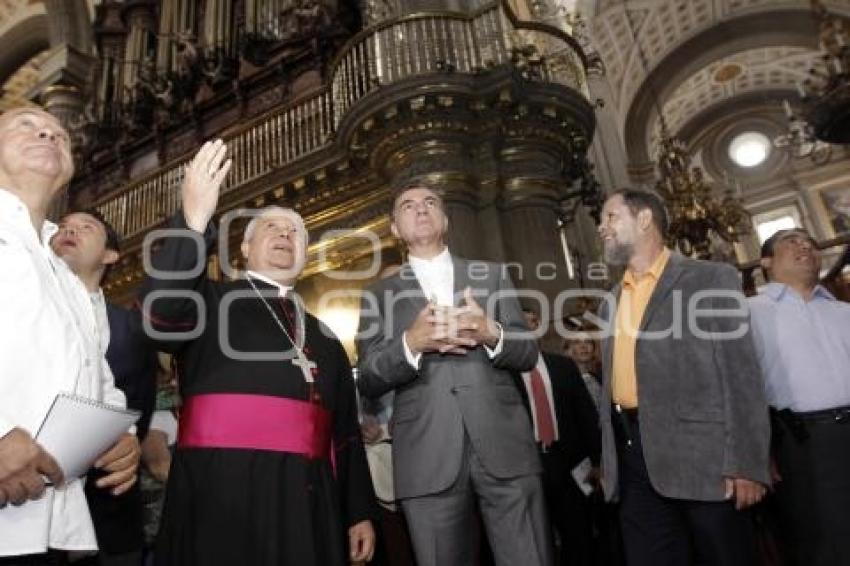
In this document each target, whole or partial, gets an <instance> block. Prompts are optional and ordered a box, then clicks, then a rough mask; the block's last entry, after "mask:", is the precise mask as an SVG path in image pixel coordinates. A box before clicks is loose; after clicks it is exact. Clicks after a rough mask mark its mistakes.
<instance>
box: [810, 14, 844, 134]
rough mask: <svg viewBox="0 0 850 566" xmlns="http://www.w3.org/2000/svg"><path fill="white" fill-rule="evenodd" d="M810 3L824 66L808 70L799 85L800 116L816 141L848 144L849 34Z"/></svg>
mask: <svg viewBox="0 0 850 566" xmlns="http://www.w3.org/2000/svg"><path fill="white" fill-rule="evenodd" d="M811 3H812V11H813V12H814V17H815V18H817V20H818V21H819V22H820V49H821V52H822V55H821V61H822V62H823V65H822V66H820V65H819V66H817V67H814V66H813V67H812V68H811V69H809V78H807V79H806V80H804V81H803V82H802V83H800V84H799V90H800V98H801V99H802V101H803V108H804V110H803V113H804V114H805V118H806V121H808V122H809V123H810V124H811V125H812V128H813V131H814V135H815V137H816V138H817V139H819V140H823V141H826V142H830V143H850V47H848V42H850V30H848V29H847V25H846V24H845V23H844V21H843V20H842V19H841V18H840V17H837V16H833V15H832V14H830V13H829V12H828V11H827V9H826V8H825V7H824V5H823V4H821V2H820V0H811Z"/></svg>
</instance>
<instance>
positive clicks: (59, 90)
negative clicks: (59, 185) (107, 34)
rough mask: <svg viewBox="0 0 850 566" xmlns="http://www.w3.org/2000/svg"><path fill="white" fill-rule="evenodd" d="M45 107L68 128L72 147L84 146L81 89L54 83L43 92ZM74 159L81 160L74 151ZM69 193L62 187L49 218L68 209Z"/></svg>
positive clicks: (53, 217) (55, 216)
mask: <svg viewBox="0 0 850 566" xmlns="http://www.w3.org/2000/svg"><path fill="white" fill-rule="evenodd" d="M41 102H42V104H43V105H44V109H45V110H47V111H48V112H50V113H51V114H53V115H54V116H56V117H57V118H58V119H59V122H60V123H61V124H62V126H63V127H64V128H65V129H66V130H68V134H69V136H70V138H71V149H72V151H73V150H74V149H75V148H82V145H83V144H84V143H85V140H83V139H80V138H79V136H78V135H77V132H78V127H79V126H80V125H81V124H82V113H83V98H82V96H81V94H80V91H79V89H77V87H73V86H62V85H52V86H49V87H47V88H46V89H44V90H43V91H42V92H41ZM74 161H76V162H79V154H78V153H77V151H74ZM69 200H70V199H69V195H68V191H67V187H66V188H63V189H62V192H60V193H59V194H58V195H57V196H56V198H55V200H54V201H53V204H52V205H51V207H50V210H49V211H48V214H47V216H48V218H52V219H56V218H59V217H60V216H61V215H62V213H63V212H65V211H66V210H67V209H68V205H69Z"/></svg>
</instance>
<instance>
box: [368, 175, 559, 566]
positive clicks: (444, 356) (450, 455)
mask: <svg viewBox="0 0 850 566" xmlns="http://www.w3.org/2000/svg"><path fill="white" fill-rule="evenodd" d="M391 220H392V224H391V229H392V232H393V234H394V235H395V236H396V237H398V238H400V239H402V240H403V241H404V242H405V243H406V244H407V246H408V248H409V261H408V263H406V264H405V265H404V266H403V267H402V269H401V271H400V272H399V273H398V274H396V275H394V276H392V277H389V278H387V279H383V280H381V281H379V282H377V283H376V284H374V285H372V286H371V287H369V288H368V289H367V290H366V291H365V292H364V296H363V304H362V310H361V314H360V330H359V333H358V338H357V351H358V354H359V358H360V361H359V370H360V377H359V379H358V388H359V389H360V392H361V393H362V394H363V395H365V396H367V397H377V396H379V395H382V394H383V393H385V392H386V391H389V390H395V405H394V409H393V410H394V412H393V418H392V431H393V466H394V480H395V492H396V497H398V498H399V500H400V501H401V505H402V509H403V510H404V514H405V517H406V518H407V521H408V524H409V526H410V530H411V536H412V538H413V546H414V551H415V553H416V560H417V564H418V565H419V566H453V565H456V566H468V565H469V564H472V563H473V559H474V554H475V548H474V541H475V538H474V536H473V533H474V530H473V529H474V524H475V523H474V508H475V500H476V498H477V501H478V506H479V508H480V510H481V514H482V517H483V519H484V524H485V528H486V531H487V535H488V538H489V540H490V545H491V547H492V549H493V554H494V556H495V560H496V564H497V565H498V566H509V565H510V566H516V565H519V564H522V565H523V566H537V565H541V566H544V565H545V566H549V565H551V564H552V550H551V541H550V537H549V526H548V523H547V520H546V512H545V502H544V499H543V490H542V485H541V480H540V473H541V466H540V459H539V457H538V455H537V449H536V446H535V444H534V439H533V436H532V431H531V424H530V422H529V419H528V416H527V415H526V413H525V409H524V407H523V404H522V400H521V399H520V395H519V391H518V390H517V388H516V386H515V385H514V382H513V379H512V377H511V372H512V371H524V370H529V369H531V368H532V367H534V364H535V362H536V361H537V346H536V344H535V340H534V337H533V336H532V335H531V334H530V333H529V332H528V331H527V328H526V326H525V323H524V321H523V318H522V312H521V310H520V306H519V303H518V301H517V300H516V297H515V296H514V294H513V293H514V291H513V287H512V285H511V282H510V278H509V277H508V275H507V273H506V272H505V269H504V267H503V266H501V265H497V264H492V263H485V262H469V261H466V260H463V259H460V258H458V257H455V256H452V255H451V254H450V253H449V250H448V248H447V247H446V244H445V235H446V232H447V230H448V218H447V217H446V214H445V212H444V210H443V201H442V199H441V198H440V195H439V194H438V192H437V191H436V190H435V189H431V188H428V187H427V186H424V185H422V184H411V185H408V186H405V187H402V188H401V189H400V190H398V191H397V192H396V194H395V198H394V199H393V201H392V212H391ZM480 305H485V306H486V307H487V311H486V312H485V310H484V309H482V307H481V306H480Z"/></svg>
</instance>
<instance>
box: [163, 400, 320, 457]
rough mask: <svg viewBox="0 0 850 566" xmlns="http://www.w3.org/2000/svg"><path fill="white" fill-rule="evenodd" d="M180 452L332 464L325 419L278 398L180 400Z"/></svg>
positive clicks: (310, 407)
mask: <svg viewBox="0 0 850 566" xmlns="http://www.w3.org/2000/svg"><path fill="white" fill-rule="evenodd" d="M177 444H178V446H180V447H181V448H243V449H249V450H270V451H273V452H288V453H292V454H301V455H302V456H306V457H308V458H322V459H328V460H332V459H333V458H332V455H331V414H330V412H329V411H327V410H326V409H324V408H322V407H320V406H318V405H315V404H313V403H307V402H306V401H297V400H295V399H287V398H283V397H269V396H266V395H248V394H238V393H209V394H204V395H194V396H192V397H189V398H188V399H186V401H185V404H184V405H183V408H182V412H181V415H180V428H179V432H178V440H177Z"/></svg>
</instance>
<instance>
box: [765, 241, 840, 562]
mask: <svg viewBox="0 0 850 566" xmlns="http://www.w3.org/2000/svg"><path fill="white" fill-rule="evenodd" d="M761 255H762V260H761V262H762V267H763V269H764V270H765V274H766V276H767V277H768V279H769V281H770V282H769V283H768V285H767V286H766V287H765V288H764V289H763V290H762V292H761V294H759V295H758V296H756V297H751V298H750V310H751V316H752V325H753V336H754V342H755V348H756V351H757V354H758V357H759V362H760V366H761V368H762V372H763V374H764V379H765V390H766V394H767V399H768V403H769V404H770V405H771V408H772V413H773V416H774V418H773V419H772V420H773V445H774V453H773V455H774V459H775V463H776V468H777V471H778V475H779V477H780V478H781V480H780V481H779V483H778V484H777V486H776V495H777V502H778V506H779V509H780V513H781V515H782V525H783V528H784V529H785V530H786V532H785V533H783V534H784V536H783V537H782V538H783V540H785V541H787V542H788V544H789V548H788V550H789V553H790V554H791V555H792V556H789V558H792V557H793V559H794V560H796V562H795V563H796V564H800V565H806V566H809V565H811V566H818V565H835V564H850V304H847V303H842V302H840V301H837V300H836V299H835V297H833V296H832V295H831V294H830V293H829V291H827V290H826V289H824V288H823V287H822V286H821V285H819V284H818V273H819V271H820V267H821V256H820V251H819V250H818V248H817V245H816V242H815V241H814V240H813V239H812V237H811V236H810V235H809V234H808V233H807V232H805V231H804V230H801V229H793V230H780V231H779V232H777V233H776V234H774V235H773V236H771V237H770V238H769V239H768V240H767V241H766V242H765V243H764V246H763V247H762V254H761Z"/></svg>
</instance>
